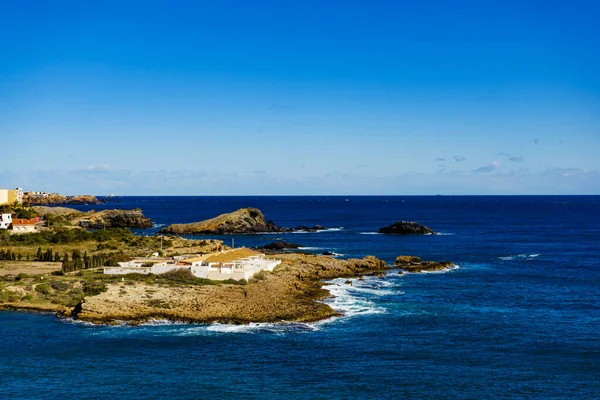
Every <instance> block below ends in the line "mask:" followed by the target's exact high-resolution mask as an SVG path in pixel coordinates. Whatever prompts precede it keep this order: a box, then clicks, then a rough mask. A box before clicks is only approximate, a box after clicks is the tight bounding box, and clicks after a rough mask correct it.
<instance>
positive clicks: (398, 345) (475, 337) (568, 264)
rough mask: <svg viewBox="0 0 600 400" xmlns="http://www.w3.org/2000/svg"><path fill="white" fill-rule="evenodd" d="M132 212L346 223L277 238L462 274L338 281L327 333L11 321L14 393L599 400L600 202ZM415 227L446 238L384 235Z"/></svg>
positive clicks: (161, 203) (3, 372) (295, 202)
mask: <svg viewBox="0 0 600 400" xmlns="http://www.w3.org/2000/svg"><path fill="white" fill-rule="evenodd" d="M119 200H120V202H119V204H117V206H120V207H123V208H131V207H141V208H143V209H144V212H145V213H146V215H148V216H150V217H151V218H152V219H153V221H155V223H156V224H157V225H160V224H168V223H172V222H184V221H190V220H199V219H203V218H207V217H211V216H214V215H215V214H218V213H220V212H226V211H231V210H233V209H235V208H238V207H242V206H256V207H259V208H260V209H261V210H263V212H264V213H265V214H266V215H267V218H270V219H273V220H274V221H275V222H276V223H277V224H278V225H283V226H296V225H299V224H303V225H309V224H321V225H325V226H327V227H329V228H333V229H332V230H330V231H327V232H323V233H313V234H286V235H279V236H280V237H281V236H283V238H284V239H285V240H287V241H293V242H296V243H299V244H301V245H303V246H305V247H307V248H308V249H309V251H314V252H321V251H326V250H327V251H334V252H336V253H339V254H344V255H345V256H363V255H365V254H373V255H376V256H378V257H381V258H383V259H385V260H387V261H392V260H393V258H394V257H395V256H396V255H399V254H415V255H421V256H424V257H425V258H431V259H449V260H452V261H454V262H456V263H457V265H458V268H456V269H453V270H450V271H447V272H444V273H430V274H410V275H402V276H399V275H398V274H396V273H394V272H392V273H389V274H388V275H387V276H386V277H382V278H367V279H365V280H364V281H355V282H354V285H353V286H348V285H344V284H343V281H344V280H335V281H332V282H329V283H328V288H329V289H330V290H331V292H332V294H334V295H335V297H334V298H332V299H329V300H328V303H329V304H330V305H331V306H332V307H334V308H336V309H338V310H340V311H341V312H344V314H345V316H344V317H341V318H336V319H332V320H327V321H323V322H320V323H316V324H280V325H272V324H255V325H250V326H231V325H219V324H214V325H176V324H163V323H162V322H161V321H158V322H156V323H155V324H153V325H148V326H141V327H128V326H119V327H104V326H89V325H86V324H79V323H69V322H66V321H62V320H58V319H56V318H54V317H53V316H51V315H44V314H33V313H20V312H2V313H0V398H58V397H60V398H72V397H85V398H92V399H93V398H106V397H112V398H133V397H136V398H164V397H167V396H170V397H175V398H204V397H209V396H210V397H214V398H231V397H239V398H540V399H547V398H557V399H559V398H560V399H564V398H582V399H592V398H598V397H600V396H599V394H600V383H599V379H598V377H599V376H600V339H599V334H600V301H599V300H600V290H599V284H600V246H599V244H600V243H599V242H600V197H599V196H581V197H578V196H568V197H551V196H547V197H528V196H523V197H468V196H465V197H446V196H442V197H329V198H326V197H258V198H253V197H247V198H238V197H233V198H231V197H226V198H203V197H196V198H193V197H180V198H151V197H147V198H141V197H138V198H122V199H119ZM100 207H103V206H100ZM100 207H98V206H95V207H94V208H96V209H99V208H100ZM106 207H111V208H112V207H115V204H111V205H106ZM81 208H82V209H85V208H86V207H85V206H82V207H81ZM400 219H407V220H416V221H418V222H421V223H423V224H425V225H427V226H429V227H430V228H432V229H434V230H435V231H439V232H441V233H442V235H436V236H415V237H397V236H385V235H377V234H374V233H375V232H376V231H377V228H379V227H380V226H383V225H386V224H389V223H391V222H393V221H395V220H400ZM157 229H159V227H158V226H157V227H156V228H155V229H154V230H149V231H148V232H139V233H140V234H149V233H152V232H153V231H155V230H157ZM274 236H276V235H274ZM274 236H273V237H271V236H270V235H257V236H237V237H236V238H235V240H236V244H240V245H241V244H244V245H260V244H264V243H268V240H272V239H273V238H274ZM226 240H230V238H229V237H227V238H226Z"/></svg>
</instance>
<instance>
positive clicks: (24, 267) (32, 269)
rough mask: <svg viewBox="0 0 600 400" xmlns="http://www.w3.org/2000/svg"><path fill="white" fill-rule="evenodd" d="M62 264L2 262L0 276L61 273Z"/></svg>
mask: <svg viewBox="0 0 600 400" xmlns="http://www.w3.org/2000/svg"><path fill="white" fill-rule="evenodd" d="M61 268H62V263H59V262H57V263H56V262H46V261H0V276H6V275H19V274H27V275H42V274H50V273H52V272H54V271H60V270H61Z"/></svg>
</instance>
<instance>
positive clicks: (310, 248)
mask: <svg viewBox="0 0 600 400" xmlns="http://www.w3.org/2000/svg"><path fill="white" fill-rule="evenodd" d="M298 249H299V250H324V249H325V248H324V247H309V246H308V247H298Z"/></svg>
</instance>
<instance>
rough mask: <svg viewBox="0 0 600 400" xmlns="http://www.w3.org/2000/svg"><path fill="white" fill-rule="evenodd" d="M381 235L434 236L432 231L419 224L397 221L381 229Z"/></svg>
mask: <svg viewBox="0 0 600 400" xmlns="http://www.w3.org/2000/svg"><path fill="white" fill-rule="evenodd" d="M379 233H386V234H391V235H433V234H435V232H433V231H432V230H431V229H429V228H428V227H426V226H423V225H421V224H419V223H417V222H410V221H397V222H394V223H393V224H392V225H390V226H384V227H383V228H379Z"/></svg>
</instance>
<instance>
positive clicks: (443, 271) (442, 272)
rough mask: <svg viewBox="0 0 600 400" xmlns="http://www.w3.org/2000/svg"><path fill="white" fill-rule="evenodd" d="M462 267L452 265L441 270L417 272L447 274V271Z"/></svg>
mask: <svg viewBox="0 0 600 400" xmlns="http://www.w3.org/2000/svg"><path fill="white" fill-rule="evenodd" d="M457 269H460V265H456V264H454V265H452V266H450V267H448V268H444V269H440V270H439V271H421V272H417V273H420V274H445V273H446V272H450V271H454V270H457Z"/></svg>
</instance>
